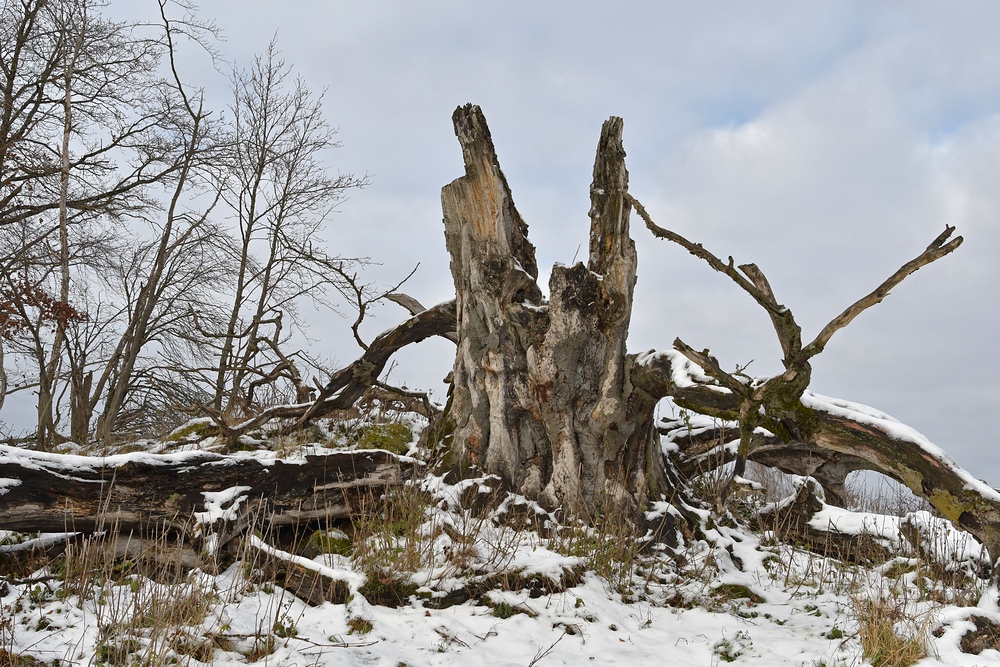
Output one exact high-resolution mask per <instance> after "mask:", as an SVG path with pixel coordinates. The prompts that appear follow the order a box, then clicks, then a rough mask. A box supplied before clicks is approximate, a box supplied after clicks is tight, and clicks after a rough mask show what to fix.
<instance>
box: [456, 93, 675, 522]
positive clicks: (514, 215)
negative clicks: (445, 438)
mask: <svg viewBox="0 0 1000 667" xmlns="http://www.w3.org/2000/svg"><path fill="white" fill-rule="evenodd" d="M454 122H455V130H456V134H457V135H458V139H459V142H460V143H461V146H462V153H463V156H464V158H465V169H466V175H465V176H464V177H462V178H459V179H457V180H456V181H454V182H453V183H451V184H450V185H448V186H446V187H445V188H444V189H443V191H442V193H441V201H442V208H443V210H444V226H445V240H446V243H447V247H448V251H449V253H450V254H451V270H452V276H453V278H454V281H455V290H456V303H457V315H458V352H457V356H456V360H455V368H454V389H453V392H454V393H453V400H452V406H451V411H450V415H449V417H450V418H451V419H452V420H453V422H454V424H455V431H454V436H453V441H452V442H453V451H452V454H453V461H454V462H455V464H456V465H457V466H459V467H462V466H477V467H478V468H479V469H482V470H485V471H486V472H489V473H495V474H498V475H500V476H501V477H502V478H503V479H504V480H506V481H507V482H508V483H510V484H511V486H512V487H513V489H514V490H516V491H517V492H519V493H522V494H524V495H526V496H528V497H529V498H532V499H536V500H538V501H540V502H541V503H542V504H543V505H544V506H546V507H548V508H550V509H553V508H556V507H562V508H563V509H564V510H565V511H569V512H571V513H572V512H575V511H576V510H577V509H579V508H581V507H582V506H581V503H582V504H583V505H584V506H585V505H587V504H590V503H593V502H594V501H595V500H597V499H598V498H600V497H601V496H603V495H604V494H609V495H610V496H611V497H614V498H618V499H625V498H627V499H628V500H629V502H630V503H632V504H637V503H641V502H642V501H643V500H644V499H646V498H649V497H651V496H654V495H655V496H657V497H658V495H659V494H660V493H666V492H668V491H670V489H669V488H668V485H667V483H666V477H665V475H664V472H663V465H662V457H661V455H660V451H659V442H658V438H657V437H655V431H654V429H653V418H652V416H653V410H654V408H655V404H656V399H654V398H653V397H651V396H649V395H648V394H647V393H645V392H643V391H642V390H640V389H637V388H636V387H634V386H633V385H632V384H631V382H630V381H629V373H630V370H631V363H630V360H629V359H628V358H627V355H626V352H625V339H626V337H627V335H628V326H629V318H630V316H631V310H632V290H633V287H634V286H635V276H636V254H635V245H634V243H633V242H632V239H631V238H630V237H629V227H628V218H629V211H630V208H631V207H630V205H629V203H628V202H627V200H626V198H625V193H626V190H627V187H628V172H627V171H626V170H625V151H624V150H623V148H622V143H621V131H622V122H621V119H619V118H612V119H611V120H609V121H607V122H606V123H605V124H604V128H603V130H602V132H601V139H600V142H599V144H598V150H597V160H596V163H595V166H594V181H593V185H592V186H591V211H590V216H591V230H590V257H589V260H588V264H587V266H584V265H583V264H582V263H579V264H577V265H575V266H572V267H565V266H558V265H557V266H556V267H555V268H554V270H553V272H552V277H551V279H550V282H549V291H550V294H551V301H550V302H549V303H545V302H544V300H543V298H542V294H541V291H540V290H539V288H538V286H537V285H536V282H535V281H536V279H537V276H538V270H537V267H536V264H535V252H534V248H533V246H532V245H531V243H529V242H528V239H527V225H526V224H525V223H524V221H523V220H522V219H521V216H520V215H519V214H518V212H517V209H516V208H515V207H514V202H513V199H512V198H511V193H510V189H509V188H508V186H507V181H506V179H505V178H504V176H503V173H502V172H501V171H500V166H499V163H498V161H497V156H496V152H495V150H494V147H493V142H492V139H491V137H490V133H489V130H488V128H487V126H486V121H485V118H484V117H483V115H482V112H481V111H480V109H479V107H476V106H472V105H468V106H465V107H461V108H459V109H458V110H457V111H456V112H455V115H454Z"/></svg>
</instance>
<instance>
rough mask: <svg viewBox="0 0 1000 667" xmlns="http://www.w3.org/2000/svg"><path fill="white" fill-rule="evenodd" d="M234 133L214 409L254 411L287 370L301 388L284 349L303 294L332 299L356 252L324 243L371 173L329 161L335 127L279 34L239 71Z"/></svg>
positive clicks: (320, 300) (232, 412)
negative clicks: (229, 254)
mask: <svg viewBox="0 0 1000 667" xmlns="http://www.w3.org/2000/svg"><path fill="white" fill-rule="evenodd" d="M232 88H233V102H232V105H231V112H232V117H233V143H232V153H231V157H230V158H229V160H228V161H227V163H226V167H227V171H228V174H227V180H226V183H225V188H224V190H223V194H222V196H223V199H224V201H225V202H226V204H227V205H228V207H229V208H230V209H231V211H232V215H233V219H234V227H235V231H234V236H235V244H234V246H235V247H234V253H235V262H236V264H237V269H236V279H235V285H234V287H233V291H232V293H231V300H230V303H229V306H228V310H229V317H228V322H227V323H226V325H225V328H224V329H223V330H221V331H218V332H214V336H213V337H214V338H215V340H216V341H217V346H218V348H217V349H218V356H217V366H216V378H215V385H214V392H213V393H214V397H213V401H212V405H213V407H214V409H215V410H216V411H221V412H223V413H226V414H230V415H233V416H242V415H246V414H248V413H250V412H252V411H253V410H254V409H255V408H256V405H255V404H254V390H255V389H256V388H259V387H261V386H262V385H269V384H271V383H273V382H275V381H277V380H278V379H284V380H285V381H287V382H289V383H290V384H291V385H292V386H293V395H294V392H295V391H300V388H301V374H300V373H299V371H298V370H297V369H296V366H295V363H294V362H293V360H292V358H291V357H292V354H286V353H283V352H282V351H281V349H280V348H281V346H282V345H283V344H284V342H285V339H284V336H285V334H286V333H287V332H289V330H290V328H291V327H292V326H294V323H295V318H296V312H297V311H296V304H297V302H298V301H299V300H300V299H301V298H303V297H308V298H309V299H311V300H312V301H313V302H314V303H318V304H321V305H325V306H329V307H333V304H332V303H331V302H330V301H329V297H330V296H331V292H334V293H336V292H343V291H344V290H345V289H346V287H347V283H346V282H345V281H344V280H343V275H344V274H345V271H347V270H350V269H351V267H352V266H357V265H358V264H359V263H360V261H359V260H346V259H343V258H340V257H336V256H334V255H332V254H330V253H329V252H328V251H326V250H325V249H324V247H323V241H322V230H323V227H324V225H325V224H326V223H327V221H328V219H329V216H330V214H331V213H332V212H333V209H334V207H335V206H336V205H337V203H339V202H340V201H341V200H342V199H343V197H344V196H345V194H346V192H347V191H348V190H349V189H350V188H355V187H360V186H362V185H363V184H364V179H362V178H356V177H354V176H352V175H350V174H339V175H336V176H334V175H332V174H330V172H329V170H328V169H327V168H326V167H325V165H324V164H323V163H322V160H323V157H324V154H325V153H326V151H328V149H331V148H334V147H336V146H337V145H338V144H337V142H336V141H335V138H334V137H335V131H334V130H333V129H332V128H331V127H330V126H329V125H328V124H327V123H326V121H325V120H324V119H323V116H322V108H321V101H322V100H321V98H318V97H315V96H314V95H313V94H312V93H311V92H310V91H309V90H308V88H307V87H306V85H305V83H304V82H303V81H302V80H301V79H300V78H293V77H292V72H291V68H290V67H289V66H287V65H286V64H285V63H284V61H282V60H281V59H280V58H279V56H278V53H277V49H276V46H275V43H274V42H273V41H272V43H271V44H270V45H269V46H268V49H267V51H266V52H265V53H264V54H263V55H261V56H259V57H258V58H257V59H256V60H255V61H254V64H253V66H252V67H251V68H250V69H249V70H248V71H241V70H237V71H235V72H234V73H233V76H232Z"/></svg>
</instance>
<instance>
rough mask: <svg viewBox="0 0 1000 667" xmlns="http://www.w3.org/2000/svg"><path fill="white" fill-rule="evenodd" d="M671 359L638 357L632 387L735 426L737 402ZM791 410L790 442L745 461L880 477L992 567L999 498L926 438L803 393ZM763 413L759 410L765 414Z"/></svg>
mask: <svg viewBox="0 0 1000 667" xmlns="http://www.w3.org/2000/svg"><path fill="white" fill-rule="evenodd" d="M679 356H680V355H678V353H677V352H675V351H670V352H667V353H646V354H644V355H641V356H640V357H639V362H637V363H636V370H635V372H634V373H633V381H634V382H635V383H636V384H637V385H638V386H640V387H643V388H644V389H645V390H646V391H648V392H650V393H652V394H654V395H656V396H660V397H666V396H671V397H673V399H674V402H675V403H677V404H678V405H680V406H682V407H684V408H687V409H690V410H693V411H695V412H697V413H700V414H705V415H709V416H713V417H717V418H720V419H724V420H735V419H736V417H737V410H738V406H737V398H736V397H735V396H733V395H732V394H730V393H728V392H727V391H726V390H725V389H724V388H722V387H719V386H717V385H715V384H712V382H713V381H711V380H709V381H706V376H705V373H704V371H702V369H700V368H697V366H696V365H695V364H692V363H691V362H690V361H689V360H687V359H684V360H683V361H680V360H679ZM795 407H796V409H795V412H794V413H793V414H792V415H788V414H787V412H786V411H787V407H786V406H781V421H782V424H783V426H784V427H785V434H786V437H787V436H792V437H788V438H787V440H786V439H782V438H778V437H777V436H773V437H769V438H761V439H760V441H759V442H758V443H757V444H756V445H755V447H756V449H755V450H751V452H750V458H751V459H754V458H756V456H755V455H757V454H759V455H760V456H759V460H760V461H761V462H762V463H768V464H771V465H774V466H775V467H777V468H779V469H780V470H782V471H784V472H787V473H791V474H796V475H807V476H816V474H815V473H816V472H817V470H821V469H822V468H823V466H825V465H827V464H832V465H836V466H841V469H840V473H842V474H838V475H833V473H832V472H830V471H827V473H828V474H829V475H830V476H831V478H839V479H840V481H841V483H842V481H843V476H846V474H847V472H849V471H850V470H860V469H866V470H874V471H876V472H879V473H882V474H883V475H886V476H888V477H891V478H892V479H895V480H896V481H898V482H900V483H901V484H903V485H904V486H906V487H907V488H909V489H910V490H911V491H913V493H915V494H916V495H918V496H921V497H923V498H926V499H927V500H928V501H929V502H930V503H931V505H933V506H934V508H935V509H937V510H938V511H939V512H940V513H941V514H942V516H944V517H945V518H947V519H948V520H950V521H951V522H952V523H953V524H954V525H955V526H957V527H960V528H962V529H963V530H966V531H968V532H969V533H970V534H972V535H973V536H974V537H975V538H976V539H977V540H979V542H980V543H982V544H983V545H985V546H986V548H987V550H988V551H989V553H990V555H991V557H992V558H993V560H994V562H996V561H997V559H998V558H1000V492H998V491H997V490H996V489H994V488H992V487H990V486H989V485H988V484H986V483H985V482H982V481H980V480H978V479H976V478H975V477H973V476H972V475H971V474H970V473H969V472H967V471H966V470H963V469H962V468H961V467H959V465H958V464H957V463H955V461H954V460H953V459H952V458H951V457H950V456H948V454H946V453H945V452H944V451H942V450H941V449H940V448H939V447H937V446H935V445H934V444H932V443H931V442H930V441H929V440H928V439H927V438H926V437H924V436H923V435H921V434H920V433H919V432H917V431H916V430H915V429H913V428H910V427H909V426H906V425H904V424H902V423H900V422H899V421H897V420H895V419H893V418H892V417H890V416H889V415H886V414H885V413H883V412H880V411H878V410H876V409H874V408H870V407H868V406H864V405H860V404H857V403H851V402H848V401H842V400H839V399H832V398H826V397H824V396H820V395H818V394H814V393H813V392H811V391H805V392H803V394H802V395H801V397H800V399H799V401H798V405H797V406H795ZM770 409H771V406H769V405H767V404H765V405H764V410H765V412H766V411H768V410H770ZM668 455H670V456H672V457H674V458H677V459H678V460H679V463H678V465H677V467H678V469H680V470H682V471H683V470H684V469H685V467H686V466H685V464H684V461H683V459H684V458H685V452H684V449H683V448H680V449H679V450H678V451H677V452H675V453H668ZM720 460H721V459H720ZM687 468H690V466H687ZM819 477H820V481H822V477H821V476H819Z"/></svg>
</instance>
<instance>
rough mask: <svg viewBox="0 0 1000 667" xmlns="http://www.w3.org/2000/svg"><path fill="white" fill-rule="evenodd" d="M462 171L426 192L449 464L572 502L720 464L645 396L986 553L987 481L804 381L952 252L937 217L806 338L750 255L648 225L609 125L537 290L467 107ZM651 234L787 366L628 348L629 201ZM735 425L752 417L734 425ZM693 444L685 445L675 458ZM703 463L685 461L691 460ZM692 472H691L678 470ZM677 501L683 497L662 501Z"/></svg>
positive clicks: (997, 551) (744, 450)
mask: <svg viewBox="0 0 1000 667" xmlns="http://www.w3.org/2000/svg"><path fill="white" fill-rule="evenodd" d="M454 122H455V130H456V134H457V136H458V139H459V143H460V144H461V146H462V153H463V156H464V160H465V170H466V174H465V176H463V177H462V178H459V179H457V180H456V181H454V182H453V183H451V184H450V185H448V186H446V187H445V188H444V189H443V191H442V195H441V200H442V208H443V211H444V226H445V240H446V243H447V248H448V252H449V253H450V255H451V270H452V276H453V278H454V281H455V290H456V306H457V319H458V322H457V334H458V352H457V355H456V360H455V367H454V386H453V396H452V401H451V404H450V409H449V410H448V413H447V415H446V418H448V419H450V420H451V423H452V424H453V425H454V431H453V440H452V443H451V455H452V465H453V466H454V467H457V468H459V469H460V471H462V470H464V469H465V468H467V467H474V468H475V469H476V470H477V471H485V472H488V473H493V474H497V475H499V476H500V477H501V478H502V479H504V480H505V481H506V482H507V483H508V484H509V485H510V486H511V487H512V488H513V489H514V490H515V491H517V492H519V493H522V494H524V495H526V496H528V497H529V498H532V499H535V500H538V501H539V502H541V503H542V505H543V506H546V507H548V508H550V509H551V508H555V507H562V508H563V509H564V510H565V511H568V512H570V513H572V512H574V511H575V510H576V509H577V508H581V507H586V506H587V505H589V504H591V503H594V502H595V501H596V500H598V499H600V498H601V497H602V496H609V497H611V498H614V499H616V500H625V499H627V500H628V501H629V503H631V504H632V506H633V507H639V506H641V505H642V503H643V501H645V500H647V499H650V498H658V497H659V496H660V495H661V494H662V495H665V496H667V497H669V498H675V499H676V497H677V495H676V494H678V493H680V492H682V491H683V481H682V479H681V478H680V477H678V475H683V471H684V468H685V466H686V465H687V466H688V467H689V468H690V463H691V461H692V460H697V461H698V462H700V463H706V462H708V463H709V464H710V465H712V466H717V465H719V464H721V463H723V462H725V460H726V456H725V452H724V451H723V449H722V448H718V451H715V452H712V451H710V448H709V449H706V448H702V450H701V452H700V453H698V452H695V453H694V455H693V456H691V455H687V456H686V454H685V452H680V453H679V454H678V455H677V456H672V457H670V458H665V457H664V456H663V454H662V452H661V448H660V444H659V437H658V434H657V432H656V430H655V429H654V424H653V414H654V408H655V405H656V403H657V401H658V400H659V399H661V398H664V397H668V396H669V397H672V398H673V399H674V401H675V403H677V404H679V405H681V406H683V407H686V408H688V409H691V410H693V411H695V412H698V413H701V414H705V415H710V416H714V417H720V418H723V419H726V420H731V421H734V422H736V421H739V420H740V419H741V418H742V422H741V423H742V426H738V427H737V431H738V432H739V435H740V438H739V440H740V442H739V447H738V450H737V453H736V455H735V460H736V462H737V469H739V466H740V465H741V464H742V462H744V461H745V460H746V458H747V457H750V458H757V459H758V460H761V461H763V462H768V463H770V464H772V465H775V466H777V467H779V468H781V469H783V470H786V471H788V472H796V473H800V474H809V475H814V476H816V477H817V478H818V479H819V480H820V481H821V482H822V483H824V484H825V485H826V486H827V489H828V490H829V491H831V492H832V493H831V497H832V498H833V499H836V498H837V497H838V496H839V495H840V494H841V493H842V492H843V481H844V478H845V477H846V475H847V474H848V473H849V472H851V471H852V470H858V469H870V470H876V471H879V472H882V473H884V474H886V475H888V476H890V477H893V478H894V479H897V480H899V481H900V482H902V483H903V484H905V485H906V486H907V487H909V488H910V489H911V490H913V491H914V492H915V493H917V494H918V495H921V496H923V497H925V498H927V499H928V500H929V501H930V502H931V503H932V504H933V505H934V506H935V507H936V508H937V509H938V510H939V511H941V513H942V514H943V515H944V516H945V517H947V518H948V519H950V520H951V521H953V522H954V523H955V524H956V525H959V526H961V527H963V528H965V529H966V530H968V531H969V532H970V533H972V534H973V535H974V536H975V537H976V538H977V539H979V540H980V541H981V542H982V543H983V544H984V545H986V546H987V548H988V549H989V550H990V553H991V554H992V556H993V558H994V559H996V558H997V557H998V556H1000V493H998V492H997V491H995V490H993V489H991V488H990V487H989V486H987V485H986V484H984V483H982V482H979V481H978V480H975V479H974V478H973V477H972V476H971V475H969V474H968V473H967V472H965V471H964V470H962V469H961V468H959V467H958V466H957V465H955V464H954V462H953V461H951V460H950V459H949V458H948V457H947V455H945V454H944V453H943V452H941V451H940V450H938V449H937V448H936V447H934V446H933V445H931V444H930V443H927V442H925V441H924V440H923V439H922V438H921V437H920V436H919V434H915V432H914V433H909V431H907V430H906V429H905V427H902V425H901V424H898V422H892V420H891V419H886V418H884V415H881V416H880V413H877V412H875V411H872V412H866V411H865V410H863V409H858V408H859V406H853V407H852V405H851V404H846V403H839V402H836V401H825V400H823V399H820V398H819V397H816V396H814V395H812V394H810V393H809V392H807V391H805V389H806V387H807V386H808V382H809V378H810V375H811V367H810V365H809V360H810V359H811V358H812V357H813V356H815V355H817V354H819V353H820V352H821V351H822V350H823V348H824V347H825V345H826V343H827V342H828V341H829V340H830V338H831V337H832V336H833V335H834V334H835V333H836V332H837V331H838V330H840V329H842V328H844V327H845V326H847V325H848V324H849V323H850V322H851V321H852V320H853V319H854V318H855V317H856V316H857V315H858V314H859V313H861V312H863V311H864V310H865V309H867V308H870V307H871V306H873V305H875V304H876V303H878V302H879V301H881V300H882V299H884V298H885V297H886V296H887V295H888V293H889V290H890V289H891V288H892V287H894V286H895V285H897V284H899V282H901V281H902V280H903V279H905V278H906V277H907V276H909V275H910V274H912V273H913V272H914V271H916V270H918V269H919V268H921V267H922V266H925V265H927V264H929V263H931V262H933V261H935V260H937V259H939V258H941V257H943V256H945V255H947V254H948V253H950V252H952V251H953V250H955V249H956V248H957V247H958V246H959V245H960V244H961V242H962V239H961V237H958V238H955V239H952V240H949V238H950V236H951V234H952V232H953V231H954V229H953V228H951V227H948V228H946V229H945V232H944V233H942V234H941V235H939V236H938V237H937V238H936V239H935V240H934V241H932V243H931V244H930V245H929V246H928V247H927V249H926V250H924V251H923V252H922V253H921V254H920V255H919V256H918V257H916V258H915V259H913V260H911V261H910V262H908V263H906V264H904V265H903V266H902V267H901V268H900V269H899V270H897V271H896V272H895V273H894V274H893V275H892V276H890V277H889V278H888V279H887V280H886V281H885V282H883V283H882V285H880V286H879V287H878V288H877V289H876V290H875V291H873V292H872V293H870V294H868V295H866V296H865V297H863V298H862V299H860V300H858V301H857V302H856V303H854V304H852V305H851V306H850V307H849V308H848V309H847V310H845V311H844V312H843V313H842V314H841V315H839V316H838V317H836V318H835V319H834V320H832V321H831V322H830V323H829V324H828V325H827V326H826V327H824V329H823V330H822V331H821V332H820V334H819V335H818V336H817V337H816V338H815V339H814V340H813V341H812V342H810V343H809V344H806V345H804V344H803V341H802V337H801V329H800V327H799V326H798V324H796V322H795V319H794V317H793V315H792V313H791V311H790V310H789V309H788V308H786V307H785V306H783V305H781V304H779V303H778V302H777V300H776V298H775V296H774V293H773V291H772V290H771V287H770V285H769V284H768V281H767V279H766V278H765V277H764V274H763V273H762V272H761V271H760V270H759V269H758V268H757V267H756V266H754V265H752V264H745V265H741V266H739V267H736V266H734V262H733V260H732V259H730V260H729V262H728V263H726V262H723V261H722V260H720V259H719V258H717V257H715V256H714V255H712V254H711V253H710V252H709V251H707V250H706V249H705V248H703V247H702V246H701V245H700V244H696V243H692V242H690V241H687V240H686V239H684V238H683V237H681V236H679V235H678V234H675V233H673V232H670V231H668V230H665V229H662V228H660V227H658V226H656V225H655V223H653V222H652V220H651V219H650V218H649V215H648V213H647V212H646V211H645V209H644V208H643V207H642V206H641V204H639V203H638V202H637V201H636V200H635V199H634V198H633V197H632V196H631V195H630V194H629V193H628V173H627V171H626V170H625V162H624V158H625V152H624V150H623V149H622V143H621V131H622V123H621V120H620V119H618V118H612V119H610V120H609V121H607V122H606V123H605V124H604V127H603V130H602V132H601V139H600V142H599V144H598V150H597V160H596V162H595V166H594V181H593V184H592V185H591V211H590V216H591V228H590V257H589V260H588V264H587V266H584V265H583V264H577V265H576V266H573V267H564V266H559V265H557V266H556V267H555V268H554V270H553V272H552V277H551V280H550V284H549V288H550V294H551V301H550V302H549V303H544V302H543V298H542V295H541V292H540V290H539V289H538V287H537V285H536V282H535V281H536V279H537V275H538V272H537V267H536V264H535V253H534V248H533V247H532V245H531V244H530V243H529V242H528V240H527V225H526V224H525V223H524V221H523V220H522V219H521V216H520V215H519V214H518V212H517V210H516V208H515V207H514V203H513V200H512V198H511V193H510V189H509V188H508V186H507V182H506V179H505V178H504V176H503V173H502V172H501V171H500V166H499V163H498V161H497V156H496V152H495V150H494V147H493V143H492V140H491V138H490V133H489V130H488V129H487V126H486V121H485V118H484V117H483V115H482V112H481V111H480V110H479V108H478V107H475V106H472V105H467V106H464V107H460V108H459V109H458V110H456V112H455V115H454ZM633 205H634V206H635V208H636V209H637V211H638V213H639V215H640V216H641V217H642V218H643V219H644V221H645V222H646V225H647V227H649V229H650V230H651V231H652V232H653V234H654V235H656V236H658V237H660V238H665V239H668V240H670V241H673V242H676V243H678V244H680V245H682V246H683V247H685V248H686V249H687V250H688V251H689V252H691V253H692V254H695V255H696V256H698V257H701V258H702V259H704V260H705V261H706V262H708V263H709V264H710V265H711V266H712V268H714V269H715V270H717V271H720V272H722V273H725V274H726V275H729V276H730V277H731V278H732V279H733V280H734V281H736V282H737V283H738V284H739V285H740V286H741V287H742V288H743V289H744V290H745V291H747V292H748V293H749V294H750V295H751V296H752V297H753V298H754V299H755V300H756V301H757V302H758V303H759V304H760V305H761V306H762V307H763V308H765V309H766V310H767V311H768V313H769V315H770V316H771V319H772V322H773V324H774V328H775V332H776V334H777V335H778V338H779V342H780V343H781V346H782V350H783V352H784V353H785V357H784V359H783V360H782V361H783V364H784V366H785V369H786V370H785V372H784V373H782V374H781V375H778V376H775V377H773V378H765V379H760V380H751V379H750V378H746V377H745V376H740V375H732V374H729V373H726V372H724V371H722V369H721V368H720V366H719V364H718V362H717V360H715V359H714V358H713V357H711V356H710V354H709V353H708V351H707V350H705V351H703V352H697V351H695V350H694V349H692V348H691V347H689V346H687V345H685V344H684V343H683V342H681V341H679V340H678V341H676V342H675V344H674V346H675V348H676V349H675V350H671V351H668V352H663V353H659V354H650V353H647V354H644V355H634V354H633V355H630V354H627V352H626V349H625V339H626V336H627V334H628V325H629V317H630V315H631V309H632V289H633V286H634V285H635V276H636V255H635V249H634V245H633V242H632V240H631V239H630V237H629V225H628V218H629V212H630V209H631V208H632V206H633ZM748 421H749V423H748ZM689 454H690V453H689ZM699 457H700V458H699ZM689 472H690V469H689ZM675 505H677V506H681V505H683V504H682V503H675Z"/></svg>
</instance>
